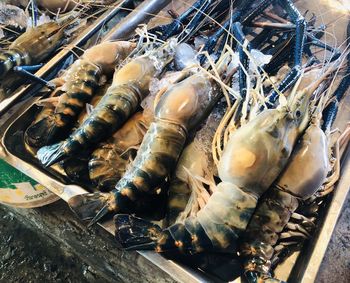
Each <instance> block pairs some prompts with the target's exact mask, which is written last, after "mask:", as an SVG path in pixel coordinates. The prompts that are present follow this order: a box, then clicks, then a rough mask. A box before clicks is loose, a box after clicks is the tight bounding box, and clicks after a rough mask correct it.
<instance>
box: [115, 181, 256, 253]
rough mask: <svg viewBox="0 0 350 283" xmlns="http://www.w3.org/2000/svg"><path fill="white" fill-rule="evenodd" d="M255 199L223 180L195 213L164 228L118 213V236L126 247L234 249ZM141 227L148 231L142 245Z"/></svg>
mask: <svg viewBox="0 0 350 283" xmlns="http://www.w3.org/2000/svg"><path fill="white" fill-rule="evenodd" d="M256 202H257V200H256V198H255V197H253V196H251V195H249V194H248V193H245V192H244V191H242V190H241V189H239V188H238V187H236V186H234V185H232V184H229V183H221V184H219V185H218V189H217V191H215V192H214V194H213V195H212V196H211V197H210V199H209V201H208V203H207V204H206V206H205V207H204V208H203V209H202V210H200V211H199V212H198V214H197V216H196V217H189V218H187V219H186V220H185V221H184V222H183V223H176V224H174V225H172V226H170V227H168V228H166V229H164V230H163V231H161V232H159V230H157V229H155V228H154V225H153V224H151V223H149V227H148V228H146V224H145V223H146V222H145V221H143V222H142V225H143V228H142V229H139V227H138V224H139V223H140V222H139V221H135V219H134V218H133V217H132V216H129V218H128V219H126V217H125V216H119V215H117V216H115V224H116V237H117V240H118V241H119V242H120V244H121V245H122V246H124V247H126V248H127V249H140V248H143V247H146V248H150V247H153V248H155V250H156V251H157V252H165V251H171V250H179V251H183V252H189V253H198V252H203V251H216V252H218V251H222V252H229V253H234V252H236V250H237V239H238V238H239V236H240V235H241V234H242V233H243V231H244V230H245V228H246V226H247V224H248V222H249V219H250V217H251V215H252V213H253V212H254V208H255V206H256ZM126 227H129V229H126ZM141 231H143V232H145V234H144V235H143V236H142V246H140V245H139V244H138V242H137V241H138V239H139V238H140V237H141V234H140V232H141ZM148 231H150V232H148ZM136 232H137V233H136Z"/></svg>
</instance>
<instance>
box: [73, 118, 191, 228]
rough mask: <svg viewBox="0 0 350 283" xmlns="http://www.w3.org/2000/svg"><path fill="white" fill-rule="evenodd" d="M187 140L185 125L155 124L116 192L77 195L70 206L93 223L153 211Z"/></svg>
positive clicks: (158, 122)
mask: <svg viewBox="0 0 350 283" xmlns="http://www.w3.org/2000/svg"><path fill="white" fill-rule="evenodd" d="M185 141H186V133H185V131H184V129H183V128H182V126H179V125H177V124H171V123H169V122H164V121H162V120H158V121H156V122H154V123H152V124H151V125H150V128H149V130H148V131H147V134H146V135H145V137H144V140H143V142H142V144H141V146H140V148H139V150H138V154H137V156H136V158H135V160H134V161H133V163H132V166H131V167H130V168H129V170H128V171H127V172H126V173H125V174H124V176H123V178H122V179H120V180H119V182H118V183H117V185H116V187H115V189H114V190H113V191H112V192H110V193H100V194H85V195H79V196H75V197H73V198H72V199H71V200H70V201H69V202H68V203H69V205H70V207H71V208H72V210H73V211H74V212H75V213H76V214H77V215H78V217H80V218H81V219H86V220H88V219H92V218H93V220H92V222H91V224H94V223H95V222H97V221H98V220H99V219H100V218H102V217H103V216H104V215H106V214H108V213H109V212H115V213H116V212H125V213H133V212H136V211H144V210H145V209H146V210H147V209H150V204H154V203H155V202H156V200H157V199H158V198H157V196H158V195H159V194H160V192H159V190H158V189H159V187H160V186H161V185H162V184H163V183H164V181H165V179H166V178H167V177H168V176H169V174H171V172H172V171H173V170H174V169H175V167H176V164H177V160H178V158H179V156H180V154H181V151H182V149H183V147H184V144H185ZM91 205H93V209H91ZM155 205H156V206H157V205H158V207H159V205H161V204H157V203H155ZM98 208H99V209H100V210H99V211H97V209H98Z"/></svg>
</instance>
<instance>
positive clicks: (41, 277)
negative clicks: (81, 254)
mask: <svg viewBox="0 0 350 283" xmlns="http://www.w3.org/2000/svg"><path fill="white" fill-rule="evenodd" d="M0 243H1V245H0V282H95V281H96V280H91V278H89V276H91V274H89V273H91V272H90V271H89V267H88V266H87V265H84V264H83V263H82V262H81V261H80V260H79V259H77V258H76V257H75V256H73V255H72V254H69V253H67V252H66V251H64V250H62V249H61V248H60V247H59V246H58V243H57V242H55V241H54V240H52V239H50V238H49V237H46V236H43V235H42V234H40V233H38V232H37V231H34V230H32V228H29V227H26V226H25V225H24V224H22V223H20V222H19V221H18V220H17V218H16V217H15V216H14V215H13V214H12V213H11V212H8V211H6V209H5V207H3V206H0Z"/></svg>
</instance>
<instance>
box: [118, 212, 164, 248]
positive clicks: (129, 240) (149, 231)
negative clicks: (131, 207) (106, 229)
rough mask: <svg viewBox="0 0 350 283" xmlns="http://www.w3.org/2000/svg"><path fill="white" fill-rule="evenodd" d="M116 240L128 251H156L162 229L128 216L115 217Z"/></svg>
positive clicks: (119, 215)
mask: <svg viewBox="0 0 350 283" xmlns="http://www.w3.org/2000/svg"><path fill="white" fill-rule="evenodd" d="M114 223H115V228H116V231H115V238H116V240H117V241H118V243H119V244H120V245H121V246H122V247H123V248H124V249H126V250H137V249H142V250H154V249H155V248H156V242H157V239H158V237H159V235H160V233H161V228H160V227H159V226H158V225H155V224H153V223H151V222H149V221H147V220H144V219H142V218H138V217H134V216H131V215H128V214H117V215H116V216H114Z"/></svg>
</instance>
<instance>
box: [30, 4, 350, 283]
mask: <svg viewBox="0 0 350 283" xmlns="http://www.w3.org/2000/svg"><path fill="white" fill-rule="evenodd" d="M214 2H215V1H214ZM217 2H218V3H217ZM243 2H244V1H243ZM260 2H261V3H260ZM272 2H273V1H246V2H244V3H236V2H234V3H231V1H216V2H215V3H212V1H204V0H198V1H197V2H196V4H194V6H193V7H197V8H196V9H192V10H191V7H190V8H189V10H187V11H186V12H185V13H184V14H183V15H186V17H182V16H181V15H179V16H178V17H177V18H176V19H174V20H173V21H172V22H171V23H170V24H166V25H163V26H159V27H156V28H154V29H151V30H146V29H145V28H140V29H138V30H137V35H136V36H135V37H133V38H131V39H130V40H128V41H116V42H102V43H100V44H98V45H95V46H93V47H91V48H89V49H87V50H85V52H84V53H83V55H82V56H81V57H80V58H79V59H78V60H76V61H75V62H74V63H73V64H72V65H71V66H70V67H69V68H68V69H67V70H66V71H65V72H64V73H63V74H62V75H61V76H60V77H58V78H56V79H54V84H55V86H56V88H55V90H54V91H52V92H51V93H50V96H49V97H48V98H45V99H43V100H41V102H40V105H38V108H39V109H40V111H39V113H38V115H37V116H36V118H35V120H34V121H33V123H32V124H31V125H30V126H29V127H28V128H27V130H26V132H25V134H24V140H25V143H26V147H27V149H28V150H29V151H30V152H32V153H33V155H35V156H36V157H37V159H38V160H39V162H40V163H41V164H42V166H43V168H45V167H47V168H48V167H51V169H53V170H56V171H57V172H65V174H66V175H67V176H68V178H69V180H70V182H74V183H77V184H79V185H81V186H83V187H85V188H87V189H88V190H90V193H86V194H82V195H76V196H74V197H72V198H71V199H70V200H69V205H70V207H71V208H72V210H73V211H74V212H75V213H76V214H77V216H78V217H79V218H81V219H82V220H91V222H90V225H91V224H93V223H96V222H97V221H99V220H101V219H102V218H103V219H105V218H107V217H108V216H110V215H113V214H116V215H115V216H114V222H115V225H116V239H117V240H118V241H119V242H120V244H121V245H122V246H123V247H124V248H126V249H154V250H156V251H157V252H167V251H176V252H180V253H184V254H186V255H188V256H191V255H193V254H203V256H205V255H207V253H212V252H214V253H216V252H221V253H224V254H229V255H230V256H232V257H234V256H239V258H240V260H241V263H242V266H243V267H242V270H241V273H242V276H243V277H244V278H245V280H247V282H265V281H266V282H280V281H279V280H278V279H275V278H273V268H275V267H276V266H277V265H278V264H279V263H281V262H282V261H283V260H284V259H285V257H286V256H288V255H289V254H290V253H291V251H292V250H293V251H294V250H295V246H297V247H299V248H300V246H301V243H302V241H304V239H306V238H309V237H311V234H312V231H313V228H314V226H315V223H316V221H315V218H314V216H313V215H312V212H308V211H307V209H305V207H304V206H305V204H310V203H312V204H314V205H319V204H320V201H319V200H320V199H322V198H323V197H324V196H325V195H326V194H329V193H331V192H332V190H333V189H334V186H335V184H336V182H337V180H338V179H339V177H340V174H339V172H340V169H341V168H340V159H341V154H340V152H341V150H340V149H341V148H344V147H346V145H347V142H348V140H349V137H350V134H349V132H350V130H349V129H350V128H349V127H348V128H347V129H346V130H345V131H344V132H343V133H342V134H341V135H338V136H336V134H335V131H334V129H333V122H334V119H335V116H336V115H337V111H338V104H339V103H340V101H341V99H343V96H344V95H345V93H346V91H347V89H348V87H349V85H350V83H349V79H348V77H347V76H346V74H347V73H348V72H349V70H350V55H349V54H350V53H349V46H348V45H349V42H346V43H344V44H343V46H339V48H338V47H337V48H336V47H332V46H328V45H322V43H320V33H322V30H320V29H318V28H317V27H315V26H314V22H315V21H314V19H313V18H311V19H309V20H305V19H304V17H303V16H302V15H301V14H300V13H299V11H297V9H296V8H295V9H291V8H290V7H294V6H292V5H293V4H292V3H291V1H289V0H281V1H277V2H280V5H281V3H285V6H283V5H281V7H287V8H286V11H287V12H288V13H289V14H288V15H289V17H290V18H288V19H285V18H283V15H282V14H283V13H281V12H280V11H279V10H277V12H276V10H274V9H275V7H274V5H272ZM198 3H199V4H198ZM196 5H198V6H196ZM67 7H68V6H67ZM288 7H289V8H290V9H289V8H288ZM200 9H205V13H203V12H202V13H200V12H198V11H200ZM265 9H267V11H266V12H265V14H264V16H263V17H264V19H265V18H268V19H269V20H270V21H268V22H262V17H260V15H259V12H261V11H262V10H265ZM274 13H276V14H274ZM203 15H204V16H203ZM184 19H186V20H184ZM276 21H277V22H276ZM247 26H249V27H250V28H246V27H247ZM252 26H253V27H259V28H261V27H267V28H266V30H264V29H263V30H262V31H260V33H258V32H257V31H256V30H254V29H252V28H251V27H252ZM271 27H272V28H276V29H277V31H273V30H272V31H271V29H270V28H271ZM298 27H299V28H298ZM279 28H281V29H282V31H280V30H278V29H279ZM286 28H289V29H290V28H296V29H297V30H298V31H297V32H296V33H295V34H293V33H290V31H289V30H288V32H287V33H288V34H287V36H286V34H285V32H284V30H283V29H286ZM274 32H275V33H274ZM301 32H302V35H300V33H301ZM245 33H249V34H245ZM348 34H349V36H350V25H349V27H348ZM268 35H270V36H271V38H272V37H273V38H274V37H276V38H277V39H276V40H274V41H273V42H272V41H270V37H269V36H268ZM298 37H299V38H298ZM300 37H303V38H300ZM213 38H215V39H216V40H215V41H214V40H212V39H213ZM248 38H249V40H248ZM251 38H253V39H251ZM308 44H315V45H316V46H318V48H319V49H318V52H323V54H324V55H323V59H324V61H322V62H321V61H320V60H319V59H318V57H317V56H316V54H317V52H312V51H311V49H310V46H309V45H308ZM339 50H343V51H342V52H340V51H339ZM293 52H294V53H293ZM290 53H293V56H291V55H289V56H287V55H286V54H290ZM282 55H284V56H282ZM293 64H294V65H293ZM338 77H343V78H342V79H341V80H340V83H339V81H336V78H338ZM335 136H336V137H335ZM305 168H307V170H306V169H305ZM306 206H307V205H306ZM305 211H306V212H305ZM134 214H137V217H136V216H134ZM159 219H162V220H163V221H162V223H163V224H162V225H163V226H162V227H160V226H158V225H157V224H154V223H153V222H151V221H150V220H159ZM310 227H311V228H310ZM292 236H296V238H297V239H296V240H295V237H294V238H293V240H291V241H288V239H289V238H290V237H292Z"/></svg>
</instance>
